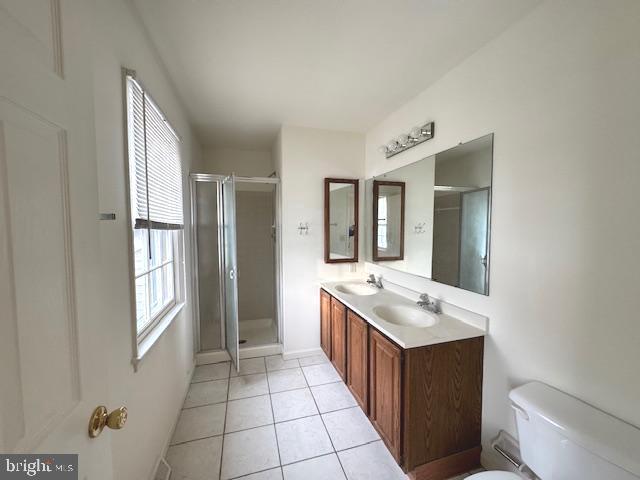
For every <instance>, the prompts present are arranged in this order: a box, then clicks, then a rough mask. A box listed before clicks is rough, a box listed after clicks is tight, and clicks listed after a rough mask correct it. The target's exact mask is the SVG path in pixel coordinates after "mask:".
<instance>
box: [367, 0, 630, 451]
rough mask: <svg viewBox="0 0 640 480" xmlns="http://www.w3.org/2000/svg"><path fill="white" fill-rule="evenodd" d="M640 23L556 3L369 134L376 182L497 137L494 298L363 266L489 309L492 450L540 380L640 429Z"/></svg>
mask: <svg viewBox="0 0 640 480" xmlns="http://www.w3.org/2000/svg"><path fill="white" fill-rule="evenodd" d="M638 32H640V2H637V1H635V0H615V1H612V2H601V1H598V0H586V1H580V2H578V1H568V2H555V1H548V2H546V3H544V4H542V5H541V6H540V7H539V8H537V9H536V10H534V11H533V12H532V13H531V14H530V15H529V16H527V17H525V18H524V19H523V20H522V21H520V22H519V23H517V24H515V25H514V26H513V27H512V28H510V29H509V30H507V31H506V32H505V33H504V34H503V35H501V36H500V37H498V38H497V39H495V40H494V41H492V42H490V43H489V44H487V45H486V46H484V47H483V48H482V49H481V50H479V51H478V52H477V53H476V54H474V55H473V56H471V57H470V58H468V59H467V60H465V61H464V62H462V63H461V64H460V65H458V66H457V67H456V68H455V69H453V70H452V71H451V72H449V73H448V74H447V75H445V76H444V77H443V78H442V79H440V80H439V81H438V82H436V83H435V84H434V85H433V86H431V87H430V88H428V89H427V90H425V91H424V92H423V93H421V94H420V95H419V96H418V97H417V98H415V99H414V100H412V101H410V102H409V103H407V104H406V105H404V106H403V107H401V108H400V109H398V110H397V111H395V112H394V113H393V114H391V115H390V116H389V117H388V118H386V119H385V120H384V121H383V122H382V123H380V124H379V125H378V126H376V127H375V128H373V129H372V130H371V131H370V132H369V133H368V134H367V138H366V174H367V177H370V176H372V175H378V174H380V173H383V172H385V171H387V170H390V169H393V168H397V167H399V166H400V165H403V164H408V163H411V162H413V161H415V160H418V159H419V158H423V157H426V156H428V155H431V154H434V153H436V152H439V151H442V150H444V149H447V148H450V147H452V146H454V145H456V144H457V143H458V142H460V141H466V140H471V139H473V138H476V137H480V136H482V135H485V134H487V133H490V132H495V144H494V146H495V150H494V179H493V180H494V183H493V218H492V241H491V285H490V296H489V297H484V296H481V295H476V294H473V293H469V292H465V291H462V290H458V289H455V288H453V287H448V286H446V285H441V284H436V283H433V282H430V281H427V280H423V279H419V278H417V277H412V276H410V275H406V274H401V273H396V272H391V271H389V270H386V269H384V268H382V269H380V268H378V267H375V266H372V265H367V267H368V268H369V269H370V270H375V271H382V272H383V273H384V275H385V276H386V277H387V278H388V279H390V280H395V281H398V282H400V283H402V284H404V285H406V286H410V287H412V288H414V289H417V290H421V291H427V292H428V293H430V294H433V295H436V296H438V297H441V298H443V299H445V300H446V301H449V302H452V303H455V304H457V305H460V306H462V307H465V308H468V309H471V310H474V311H477V312H479V313H482V314H486V315H488V316H489V317H490V335H489V336H488V337H487V339H486V355H485V380H484V412H483V443H484V447H485V452H490V451H491V449H490V448H489V439H490V438H491V437H492V436H494V435H495V434H496V432H497V430H498V429H500V428H508V429H509V430H510V431H511V432H512V433H515V430H514V426H513V421H512V412H511V410H510V408H509V404H508V400H507V394H508V391H509V389H510V388H512V387H513V386H515V385H519V384H521V383H523V382H526V381H529V380H532V379H538V380H542V381H544V382H546V383H548V384H551V385H553V386H555V387H557V388H560V389H561V390H564V391H566V392H568V393H570V394H572V395H575V396H577V397H580V398H582V399H584V400H586V401H587V402H589V403H591V404H593V405H595V406H597V407H599V408H601V409H603V410H605V411H607V412H610V413H612V414H614V415H617V416H619V417H620V418H622V419H624V420H626V421H628V422H630V423H633V424H635V425H637V426H640V410H639V409H638V405H640V382H638V374H637V368H638V365H640V348H638V345H640V322H638V311H640V283H639V281H638V280H639V278H640V277H639V276H638V275H639V274H638V272H639V271H640V255H639V254H638V237H639V236H640V215H638V211H637V209H638V205H639V204H640V194H639V192H640V162H639V161H638V152H640V135H638V132H639V131H640V114H639V112H640V95H639V94H638V85H640V36H639V35H638ZM425 120H435V122H436V136H435V138H434V139H433V140H431V141H429V142H425V143H424V144H422V145H420V146H418V147H416V148H414V149H412V150H410V151H408V152H406V153H403V154H401V155H397V156H395V157H393V159H391V160H386V159H385V158H384V157H383V156H382V155H381V154H380V153H378V152H377V147H378V146H379V145H382V144H384V143H385V142H386V141H388V140H389V138H393V137H394V136H395V135H397V134H398V132H402V131H406V130H407V129H408V128H410V127H412V126H413V125H419V124H421V122H424V121H425ZM490 460H491V459H490V458H489V457H487V456H485V462H487V461H490Z"/></svg>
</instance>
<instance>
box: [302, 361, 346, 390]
mask: <svg viewBox="0 0 640 480" xmlns="http://www.w3.org/2000/svg"><path fill="white" fill-rule="evenodd" d="M302 371H303V372H304V376H305V377H307V383H308V384H309V386H310V387H311V386H314V385H322V384H325V383H331V382H341V381H342V378H340V375H338V372H336V370H335V368H333V365H331V364H330V363H323V364H320V365H312V366H310V367H303V368H302Z"/></svg>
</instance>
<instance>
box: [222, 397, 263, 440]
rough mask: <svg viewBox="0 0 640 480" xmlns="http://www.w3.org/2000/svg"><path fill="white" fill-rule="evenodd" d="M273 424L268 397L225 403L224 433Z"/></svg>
mask: <svg viewBox="0 0 640 480" xmlns="http://www.w3.org/2000/svg"><path fill="white" fill-rule="evenodd" d="M271 423H273V415H272V413H271V400H270V399H269V395H262V396H260V397H251V398H243V399H241V400H233V401H231V402H229V403H227V425H226V428H225V433H230V432H237V431H238V430H246V429H247V428H254V427H261V426H263V425H269V424H271Z"/></svg>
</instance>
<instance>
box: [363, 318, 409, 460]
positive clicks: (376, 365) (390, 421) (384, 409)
mask: <svg viewBox="0 0 640 480" xmlns="http://www.w3.org/2000/svg"><path fill="white" fill-rule="evenodd" d="M401 368H402V350H400V348H398V347H397V346H395V345H394V344H393V343H391V342H390V341H389V340H387V339H386V338H385V337H384V336H383V335H382V334H380V333H379V332H377V331H376V330H374V329H373V328H371V329H369V375H370V378H369V388H370V390H369V395H370V397H369V402H370V408H369V418H370V419H371V422H372V423H373V425H374V426H375V427H376V429H377V430H378V433H379V434H380V436H381V437H382V440H384V442H385V443H386V445H387V447H388V448H389V451H390V452H391V454H392V455H393V457H394V458H395V459H396V461H397V462H398V463H400V462H401V444H400V438H401V437H400V415H401V411H400V405H401V399H400V396H401V393H400V392H401V378H402V374H401Z"/></svg>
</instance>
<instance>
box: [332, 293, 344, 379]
mask: <svg viewBox="0 0 640 480" xmlns="http://www.w3.org/2000/svg"><path fill="white" fill-rule="evenodd" d="M331 363H333V366H334V367H336V370H337V371H338V373H339V374H340V376H341V377H342V379H343V380H346V379H347V308H346V307H345V306H344V305H343V304H342V303H340V302H339V301H338V300H336V299H335V298H333V297H332V298H331Z"/></svg>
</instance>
